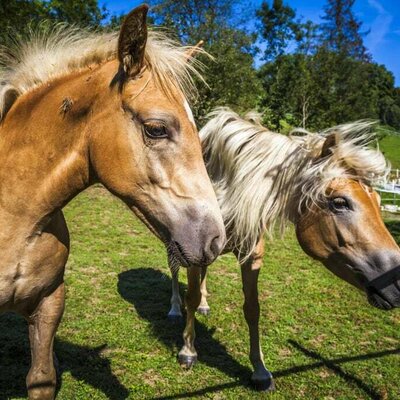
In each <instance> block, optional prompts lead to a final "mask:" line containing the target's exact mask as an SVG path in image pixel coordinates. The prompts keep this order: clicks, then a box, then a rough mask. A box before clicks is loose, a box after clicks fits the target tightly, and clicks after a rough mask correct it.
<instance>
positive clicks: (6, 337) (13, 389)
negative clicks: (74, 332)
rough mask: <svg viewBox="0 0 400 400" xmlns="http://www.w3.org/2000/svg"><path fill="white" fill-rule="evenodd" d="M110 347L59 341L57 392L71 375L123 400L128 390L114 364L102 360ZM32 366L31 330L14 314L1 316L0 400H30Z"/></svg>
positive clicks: (56, 341)
mask: <svg viewBox="0 0 400 400" xmlns="http://www.w3.org/2000/svg"><path fill="white" fill-rule="evenodd" d="M105 347H106V345H103V346H99V347H94V348H91V347H86V346H79V345H76V344H73V343H70V342H67V341H64V340H59V339H57V338H56V340H55V345H54V350H55V353H56V354H57V358H58V361H59V370H60V371H59V372H60V374H59V375H58V379H57V392H58V391H59V389H60V387H61V385H62V374H63V373H64V372H65V371H69V372H70V373H71V375H72V376H73V377H74V378H75V379H76V380H78V381H83V382H85V383H86V384H88V385H90V386H92V387H94V388H96V389H98V390H101V391H102V392H103V393H104V394H105V395H106V396H107V398H109V399H111V400H123V399H126V398H127V397H128V395H129V392H128V390H127V389H126V388H125V387H124V386H123V385H122V384H121V383H120V382H119V381H118V379H117V378H116V377H115V376H114V375H113V373H112V372H111V368H110V362H109V361H108V360H107V359H106V358H104V357H102V356H101V351H102V350H103V349H104V348H105ZM29 366H30V349H29V339H28V327H27V324H26V322H25V320H24V319H23V318H22V317H20V316H18V315H16V314H12V313H6V314H2V315H0V399H8V398H15V397H23V398H25V397H27V391H26V386H25V378H26V375H27V374H28V370H29Z"/></svg>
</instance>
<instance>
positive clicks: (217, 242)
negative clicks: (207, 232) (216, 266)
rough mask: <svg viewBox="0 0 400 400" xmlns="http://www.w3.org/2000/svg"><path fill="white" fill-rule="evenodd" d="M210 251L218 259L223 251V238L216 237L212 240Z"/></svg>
mask: <svg viewBox="0 0 400 400" xmlns="http://www.w3.org/2000/svg"><path fill="white" fill-rule="evenodd" d="M210 251H211V253H212V255H213V256H214V257H217V256H218V255H219V253H221V251H222V240H221V236H220V235H218V236H215V237H214V238H213V239H212V240H211V244H210Z"/></svg>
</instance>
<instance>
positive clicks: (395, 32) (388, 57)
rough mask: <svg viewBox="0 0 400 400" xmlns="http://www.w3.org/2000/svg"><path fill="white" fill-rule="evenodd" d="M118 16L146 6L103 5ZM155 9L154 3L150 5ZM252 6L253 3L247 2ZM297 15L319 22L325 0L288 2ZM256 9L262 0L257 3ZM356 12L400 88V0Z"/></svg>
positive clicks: (133, 2) (378, 0) (359, 2)
mask: <svg viewBox="0 0 400 400" xmlns="http://www.w3.org/2000/svg"><path fill="white" fill-rule="evenodd" d="M100 3H102V4H106V6H107V8H108V9H109V10H110V11H111V12H112V13H116V14H121V13H122V14H125V13H126V12H128V11H130V10H131V9H132V8H134V7H136V6H137V5H139V4H141V3H143V1H138V0H108V1H100ZM148 3H149V4H150V5H151V3H152V2H151V1H148ZM247 3H249V2H247ZM286 3H288V4H289V5H290V6H291V7H293V8H294V9H296V11H297V14H298V15H301V16H303V17H304V18H305V19H310V20H312V21H314V22H319V21H320V17H321V16H322V14H323V11H322V10H323V7H324V4H325V3H326V1H325V0H286ZM252 4H254V6H255V7H257V6H259V4H261V0H253V1H252ZM354 12H355V13H356V15H357V17H358V19H359V20H361V21H362V22H363V30H364V31H368V30H370V33H369V34H368V35H367V36H366V37H365V38H364V43H365V46H366V47H367V48H368V50H369V52H370V53H371V54H372V57H373V59H374V61H376V62H378V63H379V64H384V65H386V67H387V69H389V70H390V71H392V72H393V74H394V76H395V78H396V85H397V86H400V0H356V1H355V6H354Z"/></svg>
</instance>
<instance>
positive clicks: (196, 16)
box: [153, 0, 261, 123]
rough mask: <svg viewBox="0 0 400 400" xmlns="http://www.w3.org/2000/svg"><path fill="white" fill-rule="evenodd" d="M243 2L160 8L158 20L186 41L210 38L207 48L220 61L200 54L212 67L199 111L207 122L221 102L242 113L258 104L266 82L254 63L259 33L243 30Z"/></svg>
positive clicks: (193, 1)
mask: <svg viewBox="0 0 400 400" xmlns="http://www.w3.org/2000/svg"><path fill="white" fill-rule="evenodd" d="M240 7H241V2H240V1H237V0H222V1H217V0H183V1H159V2H157V5H156V7H155V8H154V14H153V16H154V19H155V22H156V24H160V25H163V26H166V27H168V28H169V29H170V30H171V31H173V32H174V33H175V34H176V35H177V37H178V38H179V39H180V40H181V41H182V42H183V43H185V44H195V43H197V42H198V41H199V40H203V41H204V42H205V44H204V48H205V50H207V51H208V52H209V53H210V54H211V55H212V56H214V57H215V60H214V61H210V59H209V58H207V57H201V56H200V57H199V58H200V60H201V61H202V62H203V63H204V64H205V65H206V69H205V74H204V77H205V80H206V82H207V84H208V87H205V86H204V85H202V84H200V85H198V87H199V90H200V93H199V94H200V96H199V101H198V103H197V104H195V105H194V114H195V117H196V119H197V120H198V121H199V122H200V123H201V122H202V119H203V117H204V116H205V115H206V114H207V113H208V112H209V111H211V110H212V109H213V108H214V107H215V106H219V105H220V106H229V107H232V108H233V109H235V110H237V111H239V112H240V111H246V110H248V109H252V108H255V107H256V105H257V101H258V98H259V96H260V89H261V87H260V84H259V81H258V79H257V74H256V71H255V68H254V66H253V55H254V52H255V48H254V41H255V36H254V35H251V34H248V33H247V32H246V30H245V29H243V28H239V26H240V25H241V23H242V21H241V18H240V17H239V18H238V17H237V15H238V14H239V15H244V14H242V13H240V12H238V11H239V8H240Z"/></svg>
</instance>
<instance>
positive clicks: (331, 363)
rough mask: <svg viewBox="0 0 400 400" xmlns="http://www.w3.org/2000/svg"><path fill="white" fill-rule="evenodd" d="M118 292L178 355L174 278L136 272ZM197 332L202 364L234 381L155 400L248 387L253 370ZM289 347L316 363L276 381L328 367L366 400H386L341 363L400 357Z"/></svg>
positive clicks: (126, 275) (209, 334) (122, 278)
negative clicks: (334, 354)
mask: <svg viewBox="0 0 400 400" xmlns="http://www.w3.org/2000/svg"><path fill="white" fill-rule="evenodd" d="M181 286H182V285H181ZM118 290H119V293H120V294H121V296H122V297H123V298H124V299H126V300H127V301H129V302H130V303H132V304H133V306H134V307H135V309H136V311H137V313H138V314H139V316H140V317H141V318H143V319H145V320H146V321H148V322H150V323H151V328H152V331H153V335H154V336H155V337H157V339H158V340H159V341H160V342H161V343H163V344H164V345H165V346H167V347H168V348H170V349H171V352H173V354H177V352H178V351H179V349H180V347H181V345H182V338H181V337H182V332H183V324H173V323H171V322H169V321H168V320H167V317H166V315H167V312H168V309H169V305H170V295H171V278H170V277H169V276H167V275H166V274H163V273H162V272H160V271H157V270H154V269H150V268H139V269H134V270H130V271H126V272H123V273H121V274H120V275H119V280H118ZM181 294H182V293H181ZM196 333H197V337H196V347H197V348H198V350H199V354H198V357H199V361H200V362H203V363H205V364H206V365H208V366H209V367H212V368H217V369H219V370H220V371H222V372H223V373H225V374H226V375H228V376H231V377H233V378H235V379H236V380H235V382H227V383H222V384H218V385H213V386H207V387H204V388H203V389H200V390H196V391H193V392H185V393H179V394H174V395H170V396H169V395H166V396H160V397H156V398H154V399H153V400H169V399H170V400H172V399H187V398H198V397H201V396H207V395H209V394H210V393H216V392H220V391H222V390H226V389H229V388H233V387H239V386H248V384H249V378H250V375H251V370H250V369H249V368H246V367H244V366H242V365H240V364H239V363H238V362H237V361H236V360H235V359H233V358H232V356H231V355H229V354H228V352H227V350H226V348H225V346H223V345H222V344H221V343H219V342H218V341H217V340H215V339H214V338H213V333H214V331H213V329H209V328H207V327H206V326H205V325H204V324H202V323H200V322H199V321H196ZM288 344H289V345H290V346H292V347H293V348H294V349H296V350H297V351H300V352H302V353H303V354H305V355H306V356H307V357H309V358H311V359H312V360H313V362H311V363H309V364H305V365H299V366H293V367H291V368H287V369H282V370H276V371H272V374H273V376H274V377H275V378H283V377H288V376H292V375H295V374H299V373H302V372H306V371H310V370H318V369H319V368H328V369H329V370H330V371H331V372H333V373H334V374H335V375H337V376H339V377H341V378H342V379H343V380H344V381H345V382H346V383H347V384H349V385H350V386H356V387H358V388H359V389H361V390H362V391H363V392H364V393H365V396H366V397H365V398H366V399H372V400H383V397H382V395H381V394H380V393H379V392H378V391H377V390H376V389H375V388H374V387H373V386H371V385H369V384H367V383H365V382H364V381H363V380H362V379H360V378H359V377H357V376H356V375H354V374H351V373H349V372H346V371H345V370H344V369H343V368H342V367H341V364H344V363H346V362H357V361H362V360H368V359H377V358H380V357H384V356H387V355H391V354H400V349H398V348H397V349H390V350H384V351H381V352H374V353H367V354H361V355H356V356H343V357H339V358H336V359H328V358H325V357H323V356H322V355H321V354H319V353H317V352H316V351H315V350H310V349H307V348H305V347H304V346H303V345H302V344H300V343H299V342H297V341H295V340H289V341H288Z"/></svg>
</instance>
